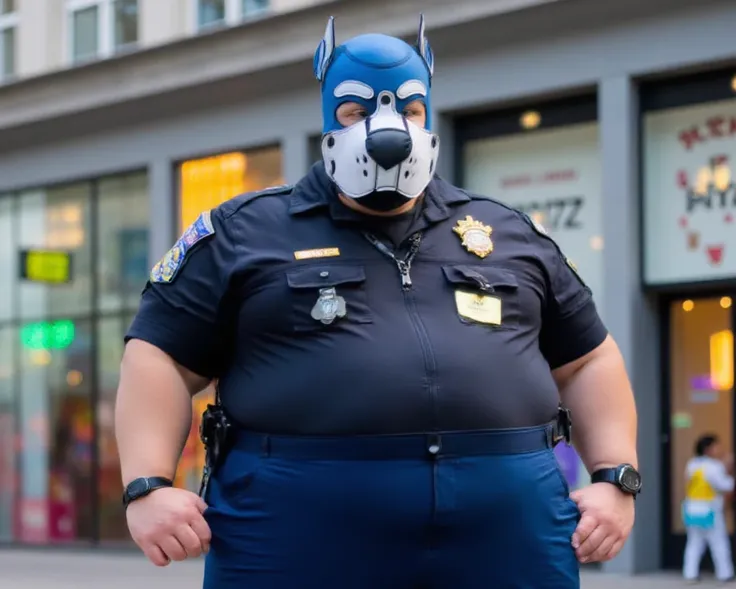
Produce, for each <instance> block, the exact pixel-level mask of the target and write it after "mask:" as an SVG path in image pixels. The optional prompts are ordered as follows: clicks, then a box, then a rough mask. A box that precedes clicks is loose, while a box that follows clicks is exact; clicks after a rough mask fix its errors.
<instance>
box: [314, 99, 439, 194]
mask: <svg viewBox="0 0 736 589" xmlns="http://www.w3.org/2000/svg"><path fill="white" fill-rule="evenodd" d="M439 148H440V139H439V137H438V136H437V135H435V134H434V133H431V132H430V131H427V130H426V129H423V128H421V127H419V126H417V125H415V124H414V123H412V122H410V121H408V120H407V119H406V118H404V117H402V116H401V115H400V114H399V113H398V112H396V99H395V97H394V95H393V94H392V93H391V92H381V93H380V94H379V95H378V106H377V108H376V112H375V113H373V114H372V115H371V116H370V117H368V118H367V119H366V120H365V121H361V122H359V123H355V124H354V125H351V126H349V127H346V128H345V129H340V130H339V131H331V132H330V133H326V134H325V136H324V137H323V138H322V158H323V159H324V162H325V169H326V170H327V175H328V176H329V177H330V179H331V180H332V181H333V182H334V183H335V184H337V187H338V188H339V189H340V192H342V193H343V194H344V195H345V196H349V197H351V198H355V199H359V198H361V197H363V196H366V195H368V194H372V193H374V192H389V191H390V192H396V193H398V194H400V195H402V196H404V197H406V198H416V197H418V196H419V195H420V194H422V192H424V189H425V188H427V185H428V184H429V181H430V180H431V179H432V176H433V175H434V172H435V169H436V167H437V156H438V153H439Z"/></svg>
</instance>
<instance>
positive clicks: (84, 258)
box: [19, 184, 92, 318]
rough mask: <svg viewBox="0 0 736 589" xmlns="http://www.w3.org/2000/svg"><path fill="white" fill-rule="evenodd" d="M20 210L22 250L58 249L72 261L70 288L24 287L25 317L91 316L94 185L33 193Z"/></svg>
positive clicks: (22, 307)
mask: <svg viewBox="0 0 736 589" xmlns="http://www.w3.org/2000/svg"><path fill="white" fill-rule="evenodd" d="M19 207H20V213H19V231H20V235H19V240H20V246H21V249H43V250H59V251H63V252H68V253H70V254H71V256H72V280H71V282H69V283H68V284H58V285H57V284H54V285H48V284H40V283H31V282H27V281H24V282H22V283H21V285H20V310H21V316H22V317H23V318H43V317H46V316H49V315H52V316H59V315H68V314H73V315H79V314H88V313H89V312H90V311H91V307H92V300H91V295H92V289H91V273H92V272H91V266H92V252H91V247H90V239H89V236H90V231H89V227H90V186H89V184H75V185H70V186H65V187H62V188H54V189H50V190H33V191H28V192H25V193H22V194H21V195H20V199H19Z"/></svg>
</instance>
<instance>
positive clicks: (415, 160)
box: [314, 17, 439, 209]
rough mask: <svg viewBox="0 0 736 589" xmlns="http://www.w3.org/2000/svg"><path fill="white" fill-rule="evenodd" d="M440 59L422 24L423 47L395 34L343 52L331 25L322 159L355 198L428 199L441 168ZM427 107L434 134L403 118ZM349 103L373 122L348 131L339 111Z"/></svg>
mask: <svg viewBox="0 0 736 589" xmlns="http://www.w3.org/2000/svg"><path fill="white" fill-rule="evenodd" d="M433 68H434V59H433V57H432V50H431V49H430V46H429V42H428V41H427V39H426V38H425V35H424V17H421V19H420V23H419V34H418V38H417V44H416V46H415V47H412V46H411V45H409V44H408V43H406V42H404V41H402V40H401V39H397V38H395V37H389V36H387V35H378V34H370V35H360V36H358V37H354V38H352V39H350V40H348V41H346V42H345V43H343V44H342V45H340V46H337V47H336V46H335V23H334V18H330V20H329V21H328V23H327V29H326V31H325V36H324V38H323V39H322V41H321V42H320V44H319V47H318V48H317V51H316V53H315V56H314V73H315V76H316V78H317V80H319V81H320V82H321V84H322V116H323V132H324V135H323V137H322V157H323V159H324V163H325V169H326V170H327V174H328V175H329V176H330V178H331V179H332V180H333V182H335V184H337V186H338V188H339V190H340V192H341V193H342V194H344V195H345V196H347V197H350V198H354V199H356V200H357V199H364V203H365V204H367V203H368V202H371V203H378V204H379V206H377V207H374V206H371V207H370V208H383V209H386V208H389V207H386V206H381V205H380V201H381V200H384V201H385V202H387V203H388V202H390V203H391V204H398V205H399V206H400V204H401V202H397V198H398V199H400V200H403V201H404V202H405V201H406V200H408V199H413V198H416V197H418V196H419V195H421V194H422V193H423V192H424V190H425V188H426V187H427V185H428V184H429V182H430V180H431V179H432V176H433V175H434V171H435V168H436V165H437V156H438V152H439V138H438V137H437V135H435V134H433V133H432V132H431V130H430V129H431V126H430V122H431V121H430V113H431V109H430V106H431V104H430V88H431V83H432V74H433ZM415 100H421V101H422V102H423V103H424V104H425V107H426V111H427V119H426V120H427V123H426V128H422V127H419V126H418V125H415V124H414V123H412V122H411V121H409V120H407V119H406V118H405V117H404V116H403V112H404V109H405V108H406V106H407V105H409V104H410V103H412V102H414V101H415ZM346 102H355V103H358V104H360V105H361V106H363V107H365V109H366V111H367V112H368V113H370V114H369V116H368V117H367V118H366V119H365V120H363V121H360V122H358V123H355V124H353V125H350V126H349V127H343V126H342V125H341V124H340V123H339V122H338V121H337V118H336V117H337V109H338V107H339V106H340V105H341V104H343V103H346Z"/></svg>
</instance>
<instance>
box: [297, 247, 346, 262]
mask: <svg viewBox="0 0 736 589" xmlns="http://www.w3.org/2000/svg"><path fill="white" fill-rule="evenodd" d="M339 255H340V249H339V248H336V247H323V248H320V249H315V250H300V251H298V252H294V259H296V260H312V259H314V258H336V257H338V256H339Z"/></svg>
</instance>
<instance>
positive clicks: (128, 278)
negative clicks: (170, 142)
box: [0, 173, 149, 544]
mask: <svg viewBox="0 0 736 589" xmlns="http://www.w3.org/2000/svg"><path fill="white" fill-rule="evenodd" d="M148 209H149V205H148V182H147V178H146V175H145V174H140V173H136V174H127V175H122V176H116V177H110V178H103V179H96V180H92V181H90V182H85V183H79V184H74V185H68V186H63V187H59V188H53V189H38V190H30V191H26V192H23V193H19V194H17V195H11V196H7V197H0V284H2V285H3V288H2V289H0V293H1V294H0V541H3V540H10V541H15V542H20V543H29V544H49V543H59V542H64V543H66V542H83V543H87V542H93V541H96V540H98V539H103V540H125V541H129V537H128V534H127V530H126V527H125V521H124V513H123V511H122V510H121V509H120V497H121V492H122V488H121V483H120V468H119V460H118V455H117V448H116V447H115V442H114V431H113V419H112V414H113V405H114V398H115V391H116V388H117V381H118V375H119V364H120V358H121V356H122V346H123V335H124V333H125V330H126V328H127V327H128V325H129V323H130V321H131V319H132V316H133V314H134V313H135V310H136V308H137V305H138V301H139V298H140V292H141V290H142V289H143V286H144V284H145V281H146V275H147V273H148V267H149V264H148V259H147V258H148V255H147V254H148V226H149V221H148ZM13 301H14V302H13ZM93 309H94V310H95V312H93ZM93 360H94V361H93ZM93 393H96V396H97V397H98V398H99V403H98V404H97V406H94V405H93V401H92V400H93V398H94V396H95V395H93ZM95 424H96V425H97V429H98V430H99V436H98V438H97V439H96V440H95V439H94V432H95V427H94V425H95ZM95 444H97V446H96V449H97V450H98V452H97V453H96V452H94V450H95ZM95 455H97V456H98V457H99V463H98V464H95V463H94V460H95ZM16 464H17V468H16ZM97 472H99V477H95V475H96V473H97Z"/></svg>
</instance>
